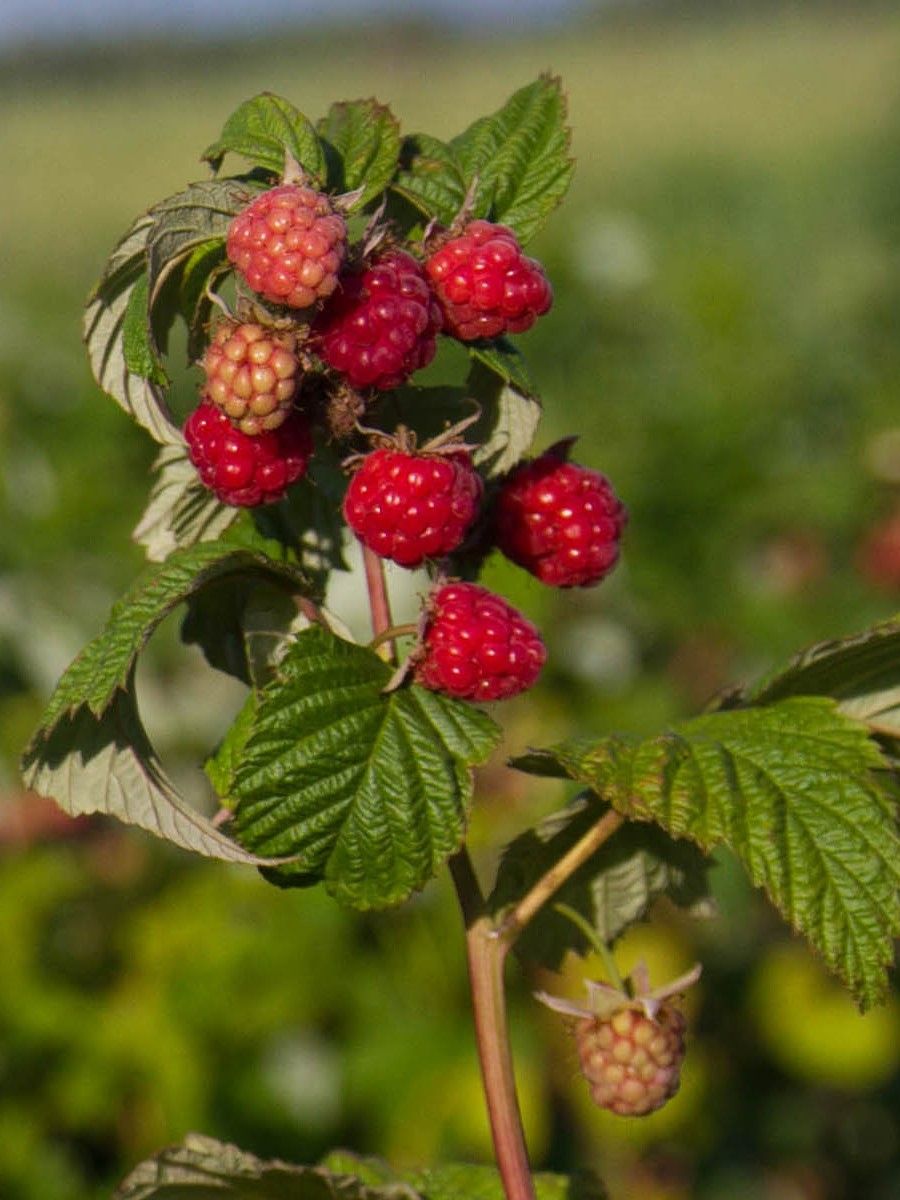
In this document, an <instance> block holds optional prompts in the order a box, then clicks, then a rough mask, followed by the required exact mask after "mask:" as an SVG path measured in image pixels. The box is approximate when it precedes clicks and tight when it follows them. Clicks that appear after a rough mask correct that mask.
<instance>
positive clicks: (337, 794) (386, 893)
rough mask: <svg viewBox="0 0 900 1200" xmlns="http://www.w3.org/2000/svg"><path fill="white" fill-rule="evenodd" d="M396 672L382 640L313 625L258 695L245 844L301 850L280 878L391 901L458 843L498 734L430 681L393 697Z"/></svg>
mask: <svg viewBox="0 0 900 1200" xmlns="http://www.w3.org/2000/svg"><path fill="white" fill-rule="evenodd" d="M390 675H391V669H390V668H389V667H388V666H387V665H386V664H385V663H384V662H383V661H382V659H381V658H379V657H378V655H377V654H375V653H373V652H372V651H371V650H368V649H365V648H363V647H361V646H355V645H352V644H350V643H349V642H345V641H343V640H341V639H340V638H337V637H334V636H333V635H331V634H329V633H328V632H326V631H325V630H323V629H321V628H312V629H309V630H307V631H306V632H305V633H301V634H300V635H299V637H298V638H297V639H296V641H295V642H294V643H293V644H292V645H291V646H290V647H289V649H288V651H287V653H286V655H285V657H284V659H283V660H282V662H281V664H280V666H279V677H278V678H277V679H276V680H275V681H274V682H273V683H271V684H270V685H269V686H268V687H267V688H265V689H264V690H263V691H262V692H260V694H259V705H258V708H257V712H256V724H255V727H254V730H253V732H252V733H251V735H250V736H249V738H248V739H247V741H246V744H245V746H244V752H243V755H242V757H241V761H240V763H239V765H238V767H237V770H236V772H235V775H234V779H233V781H232V787H231V788H230V789H229V792H228V798H229V799H230V800H233V801H236V808H235V819H234V823H233V832H234V835H235V837H236V838H237V839H238V841H239V842H241V844H242V845H244V846H247V847H248V848H250V849H252V850H255V851H257V852H258V853H263V854H272V855H291V856H292V858H294V862H293V863H292V865H291V867H290V868H289V870H287V871H281V870H279V871H277V872H273V879H274V881H275V882H281V883H284V884H287V885H290V884H294V883H302V884H303V885H306V884H309V883H310V882H315V881H318V880H324V881H325V883H326V886H327V888H328V890H329V891H330V892H331V893H332V894H333V895H334V896H335V897H336V898H337V899H339V900H341V901H343V902H344V903H347V904H349V905H351V906H353V907H355V908H360V909H368V908H383V907H386V906H388V905H390V904H397V903H399V902H400V901H401V900H404V899H405V898H406V897H407V896H409V895H410V893H411V892H413V891H415V890H416V889H418V888H421V887H422V886H424V884H425V883H426V882H427V880H428V879H430V878H431V876H432V875H433V874H434V873H435V871H436V870H437V869H438V867H439V866H440V864H441V863H442V862H443V861H444V859H445V858H446V857H447V856H448V855H449V854H451V853H452V852H453V851H454V850H455V849H456V848H457V847H458V846H459V844H460V842H461V840H462V837H463V834H464V831H465V822H466V814H467V812H468V808H469V804H470V801H471V796H472V781H471V772H470V770H469V767H470V766H471V765H472V764H474V763H478V762H482V761H483V760H484V759H485V758H486V757H487V755H488V754H489V753H490V751H491V749H492V747H493V746H494V745H495V744H496V741H497V739H498V737H499V732H500V731H499V729H498V728H497V726H496V725H495V724H494V722H493V721H492V720H491V719H490V718H489V717H487V716H486V715H485V714H484V713H482V712H480V711H479V710H477V709H475V708H473V707H471V706H470V705H467V704H463V703H461V702H459V701H456V700H452V699H449V698H448V697H445V696H439V695H437V694H435V693H433V692H429V691H426V690H425V689H424V688H419V687H415V686H411V687H403V688H400V689H398V690H397V691H395V692H392V693H391V694H390V695H383V694H382V691H383V688H384V687H385V685H386V684H387V682H388V680H389V678H390Z"/></svg>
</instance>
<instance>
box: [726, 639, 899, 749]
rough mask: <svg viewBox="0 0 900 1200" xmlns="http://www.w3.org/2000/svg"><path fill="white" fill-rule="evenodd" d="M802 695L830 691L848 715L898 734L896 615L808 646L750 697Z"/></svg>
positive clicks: (766, 698) (759, 699)
mask: <svg viewBox="0 0 900 1200" xmlns="http://www.w3.org/2000/svg"><path fill="white" fill-rule="evenodd" d="M806 695H820V696H831V697H833V698H834V699H835V700H836V701H837V704H838V707H839V708H840V710H841V711H842V712H844V713H846V714H847V716H849V717H855V718H856V719H857V720H858V721H864V722H865V723H866V724H867V725H868V726H869V727H870V728H871V729H873V730H874V731H875V732H877V733H880V734H885V735H887V736H889V737H892V738H900V619H898V618H895V619H893V620H891V621H884V622H882V623H881V624H879V625H875V626H873V627H872V628H871V629H867V630H865V631H863V632H862V633H858V634H854V635H853V636H852V637H846V638H840V639H837V640H834V641H828V642H820V643H819V644H818V645H815V646H810V647H809V648H808V649H807V650H804V651H803V652H802V653H800V654H798V655H796V656H795V657H794V658H793V659H792V660H791V662H790V663H789V664H788V666H787V667H786V668H785V669H784V670H782V671H779V672H777V674H774V675H772V676H770V677H769V678H768V679H767V680H765V681H764V682H763V683H762V684H760V685H759V687H757V688H755V689H754V690H753V692H752V693H751V695H750V700H751V702H752V703H756V704H767V703H770V702H771V701H773V700H781V699H783V698H784V697H786V696H806Z"/></svg>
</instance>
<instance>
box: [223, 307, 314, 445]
mask: <svg viewBox="0 0 900 1200" xmlns="http://www.w3.org/2000/svg"><path fill="white" fill-rule="evenodd" d="M299 368H300V363H299V361H298V359H297V354H296V346H295V342H294V338H293V337H292V336H291V335H290V334H283V333H277V332H276V331H275V330H272V329H265V328H264V327H263V326H262V325H238V324H236V322H234V321H223V322H222V323H221V324H220V325H219V327H218V329H217V330H216V332H215V336H214V337H213V340H212V342H211V343H210V345H209V346H208V347H207V350H206V353H205V354H204V356H203V370H204V371H205V373H206V383H205V385H204V388H203V395H204V397H205V398H206V399H207V400H212V402H213V404H215V405H216V406H217V407H218V408H221V410H222V411H223V412H224V413H225V415H226V416H227V417H230V418H231V420H232V421H233V422H234V424H235V425H236V426H237V428H238V429H240V431H241V433H246V434H249V435H250V436H251V437H255V436H256V435H257V434H260V433H264V432H265V431H266V430H267V429H277V428H278V426H279V425H282V424H284V422H285V420H286V419H287V417H288V415H289V413H290V411H291V409H292V408H293V405H294V399H295V397H296V395H297V391H298V386H299Z"/></svg>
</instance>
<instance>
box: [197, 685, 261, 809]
mask: <svg viewBox="0 0 900 1200" xmlns="http://www.w3.org/2000/svg"><path fill="white" fill-rule="evenodd" d="M256 707H257V699H256V692H253V691H251V692H249V693H248V695H247V699H246V700H245V701H244V703H243V704H242V705H241V710H240V712H239V713H238V715H237V716H236V717H235V719H234V720H233V721H232V723H231V726H230V728H229V730H228V732H227V733H226V734H225V736H224V737H223V738H222V741H221V742H220V743H219V745H218V746H217V747H216V752H215V754H213V755H211V756H210V757H209V758H208V759H207V760H206V762H205V763H204V764H203V770H204V771H205V772H206V778H207V779H208V780H209V782H210V783H211V784H212V788H213V791H214V792H215V793H216V795H217V796H218V797H219V799H220V800H222V801H223V802H227V800H228V797H229V796H230V794H231V790H232V787H233V784H234V776H235V772H236V771H237V768H238V763H239V762H240V761H241V758H242V756H243V753H244V747H245V746H246V744H247V738H248V737H249V736H250V734H251V733H252V732H253V726H254V725H255V723H256Z"/></svg>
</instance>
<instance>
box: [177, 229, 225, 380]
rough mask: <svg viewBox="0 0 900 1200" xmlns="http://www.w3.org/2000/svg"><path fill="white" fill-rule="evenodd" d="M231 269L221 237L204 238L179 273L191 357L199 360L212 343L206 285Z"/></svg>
mask: <svg viewBox="0 0 900 1200" xmlns="http://www.w3.org/2000/svg"><path fill="white" fill-rule="evenodd" d="M230 269H231V264H230V263H229V262H228V259H227V257H226V255H225V245H224V243H223V242H222V240H221V238H213V239H211V240H210V241H208V242H201V243H200V244H199V245H198V246H195V247H194V249H193V250H192V251H191V252H190V254H189V255H188V256H187V258H186V259H185V260H184V263H183V265H182V267H181V270H180V272H179V273H178V311H179V312H180V313H181V316H182V317H183V319H184V323H185V325H186V326H187V331H188V348H187V349H188V359H189V360H190V361H191V362H195V361H198V360H199V359H200V358H202V356H203V352H204V351H205V350H206V347H207V346H208V344H209V324H210V316H211V313H212V307H213V306H212V301H211V300H210V299H209V296H208V294H207V288H212V287H213V286H214V285H215V283H216V281H217V279H218V278H219V277H220V276H221V275H224V274H225V273H226V272H227V271H229V270H230Z"/></svg>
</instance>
